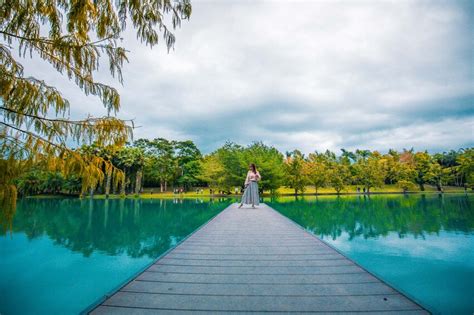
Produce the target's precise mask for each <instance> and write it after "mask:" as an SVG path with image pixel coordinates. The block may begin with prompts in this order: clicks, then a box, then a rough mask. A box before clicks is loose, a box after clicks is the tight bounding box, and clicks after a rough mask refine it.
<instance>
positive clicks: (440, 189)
mask: <svg viewBox="0 0 474 315" xmlns="http://www.w3.org/2000/svg"><path fill="white" fill-rule="evenodd" d="M436 189H437V190H438V191H439V192H443V187H442V186H441V181H437V182H436Z"/></svg>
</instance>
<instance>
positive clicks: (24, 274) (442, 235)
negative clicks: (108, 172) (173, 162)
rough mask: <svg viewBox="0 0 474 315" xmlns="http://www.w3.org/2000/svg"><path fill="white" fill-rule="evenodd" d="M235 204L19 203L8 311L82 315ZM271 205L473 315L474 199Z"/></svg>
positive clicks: (2, 264) (1, 290) (4, 259)
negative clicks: (96, 302)
mask: <svg viewBox="0 0 474 315" xmlns="http://www.w3.org/2000/svg"><path fill="white" fill-rule="evenodd" d="M232 201H233V200H231V199H222V200H213V201H212V202H211V201H202V200H191V199H184V200H183V199H179V200H172V199H168V200H129V199H128V200H108V201H107V200H92V201H91V200H78V199H26V200H20V201H19V202H18V207H17V212H16V215H15V218H14V221H13V230H12V232H11V234H10V233H4V234H0V257H1V259H0V314H2V315H3V314H77V313H78V312H80V311H82V310H83V309H84V308H85V307H87V306H89V305H90V304H91V303H94V302H95V301H97V300H98V299H99V298H100V297H101V296H103V295H104V294H105V293H108V292H110V291H111V290H113V289H114V288H116V287H117V286H118V285H120V284H122V283H123V282H124V281H126V280H127V279H129V278H130V277H131V276H133V275H134V274H136V273H137V272H138V271H140V270H142V269H143V268H144V267H146V266H147V265H148V264H150V263H151V262H152V261H153V260H154V259H155V258H156V257H158V256H159V255H161V254H162V253H164V252H165V251H166V250H168V249H169V248H171V247H173V246H174V245H176V244H177V243H178V242H179V241H180V240H182V239H183V238H184V237H186V236H187V235H189V234H190V233H191V232H192V231H194V230H195V229H196V228H198V227H199V226H201V225H202V224H203V223H205V222H206V221H208V220H209V219H210V218H212V217H213V216H215V215H216V214H218V213H219V212H220V211H221V210H222V209H224V208H225V207H226V206H227V205H228V204H229V203H230V202H232ZM265 201H266V202H267V204H269V205H270V206H272V207H274V208H275V209H277V210H278V211H279V212H280V213H282V214H284V215H286V216H288V217H289V218H290V219H292V220H294V221H296V222H297V223H298V224H300V225H302V226H303V227H304V228H306V229H307V230H308V231H310V232H312V233H313V234H315V235H317V236H318V237H320V238H322V239H323V240H324V241H325V242H327V243H329V244H330V245H332V246H334V247H335V248H337V249H338V250H340V251H341V252H343V253H344V254H346V255H347V256H348V257H350V258H351V259H353V260H355V261H356V262H357V263H359V264H360V265H362V266H363V267H365V268H366V269H368V270H369V271H371V272H373V273H375V274H376V275H378V276H379V277H381V278H382V279H383V280H385V281H386V282H388V283H389V284H391V285H393V286H394V287H396V288H397V289H399V290H401V291H402V292H404V293H406V294H407V295H409V296H410V297H412V298H414V299H416V300H417V301H419V302H420V303H421V304H422V305H424V306H426V307H428V308H429V309H430V310H431V311H433V312H435V313H442V314H472V313H473V311H474V299H473V298H472V297H473V296H474V207H473V202H474V196H472V195H470V196H465V195H461V194H459V195H456V194H446V195H443V196H438V195H426V196H424V195H410V196H403V195H373V196H370V198H369V197H364V196H344V197H340V198H338V197H335V196H324V197H318V198H315V197H305V198H298V199H295V198H294V197H293V198H290V197H284V198H278V199H276V200H275V199H274V200H271V199H268V200H265Z"/></svg>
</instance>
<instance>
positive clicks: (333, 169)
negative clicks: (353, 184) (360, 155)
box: [328, 160, 351, 194]
mask: <svg viewBox="0 0 474 315" xmlns="http://www.w3.org/2000/svg"><path fill="white" fill-rule="evenodd" d="M328 177H329V184H330V185H331V187H333V188H334V190H336V192H337V194H340V193H341V191H342V190H343V189H344V188H345V187H346V185H347V183H348V181H350V179H351V172H350V170H349V166H348V165H347V164H345V163H338V161H335V160H333V161H330V162H329V168H328Z"/></svg>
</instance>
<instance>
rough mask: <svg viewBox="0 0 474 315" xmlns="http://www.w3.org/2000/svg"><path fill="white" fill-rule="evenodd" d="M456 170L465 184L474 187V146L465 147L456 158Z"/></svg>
mask: <svg viewBox="0 0 474 315" xmlns="http://www.w3.org/2000/svg"><path fill="white" fill-rule="evenodd" d="M456 161H457V163H458V164H459V166H458V172H459V174H460V175H461V176H462V178H463V182H464V183H465V185H467V186H469V187H471V188H474V148H469V149H466V150H465V151H464V152H463V153H461V154H460V155H459V156H458V157H457V159H456Z"/></svg>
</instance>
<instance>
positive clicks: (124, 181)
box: [120, 170, 127, 196]
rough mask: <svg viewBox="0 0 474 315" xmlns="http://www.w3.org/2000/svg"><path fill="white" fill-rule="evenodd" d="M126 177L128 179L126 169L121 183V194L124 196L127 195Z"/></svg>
mask: <svg viewBox="0 0 474 315" xmlns="http://www.w3.org/2000/svg"><path fill="white" fill-rule="evenodd" d="M126 179H127V173H126V172H125V170H123V179H122V185H120V194H121V195H122V196H125V183H126Z"/></svg>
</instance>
